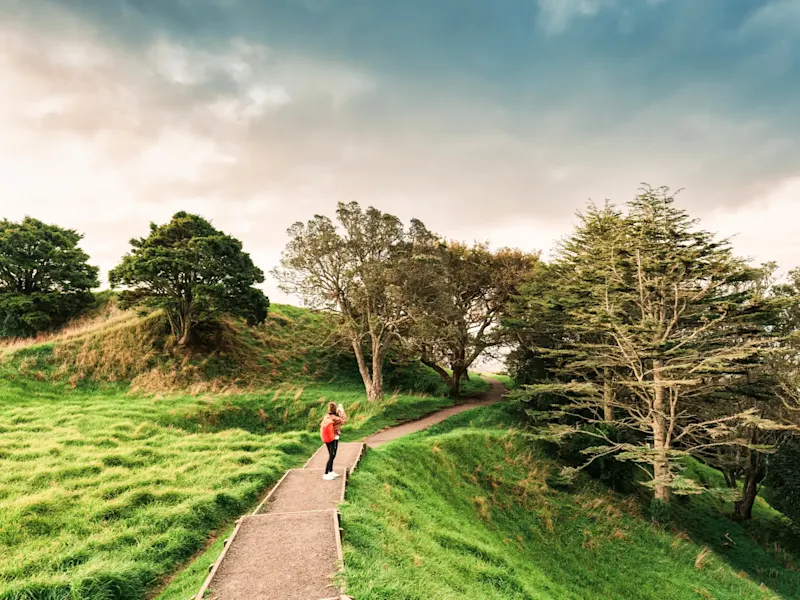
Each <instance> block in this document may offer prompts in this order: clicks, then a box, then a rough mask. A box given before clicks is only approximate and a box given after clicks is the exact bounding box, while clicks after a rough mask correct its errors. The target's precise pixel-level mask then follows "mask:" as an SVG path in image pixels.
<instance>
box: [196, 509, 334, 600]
mask: <svg viewBox="0 0 800 600" xmlns="http://www.w3.org/2000/svg"><path fill="white" fill-rule="evenodd" d="M337 527H338V524H337V516H336V511H335V510H333V509H330V510H325V511H320V512H313V513H299V514H291V513H290V514H267V515H256V516H249V517H244V518H243V519H242V523H241V524H240V526H239V532H238V533H237V535H236V538H235V540H234V543H233V544H232V546H231V548H230V550H228V552H227V553H226V556H225V560H224V561H222V563H221V564H220V567H219V570H218V571H217V573H216V577H214V581H213V582H212V586H211V587H210V588H209V593H208V594H207V595H206V598H212V599H214V600H227V599H231V600H233V599H236V600H256V599H258V600H320V599H321V598H330V597H338V593H339V592H338V591H337V590H336V588H335V587H334V585H333V583H334V581H333V574H334V565H336V563H337V562H338V560H339V556H338V552H337V540H336V533H337V530H336V528H337Z"/></svg>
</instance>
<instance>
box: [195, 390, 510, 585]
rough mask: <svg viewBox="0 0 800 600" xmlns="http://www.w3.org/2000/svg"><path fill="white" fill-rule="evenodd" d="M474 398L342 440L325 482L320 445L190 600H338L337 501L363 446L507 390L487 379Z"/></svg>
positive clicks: (243, 529)
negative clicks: (355, 438) (335, 474)
mask: <svg viewBox="0 0 800 600" xmlns="http://www.w3.org/2000/svg"><path fill="white" fill-rule="evenodd" d="M489 385H490V387H489V391H488V392H487V393H486V394H484V396H483V398H482V399H481V400H479V401H473V402H466V403H464V404H459V405H457V406H451V407H449V408H445V409H443V410H440V411H437V412H435V413H431V414H430V415H427V416H426V417H423V418H421V419H418V420H416V421H410V422H407V423H403V424H401V425H397V426H395V427H389V428H387V429H385V430H383V431H379V432H378V433H376V434H374V435H371V436H369V437H367V438H365V439H364V440H362V441H360V442H349V443H342V444H340V445H339V451H338V453H337V456H336V461H335V463H334V470H335V471H337V472H338V473H340V474H341V477H339V478H338V479H335V480H333V481H323V480H322V473H323V472H324V467H325V463H326V461H327V450H326V448H325V446H321V447H320V448H319V449H318V450H317V451H316V452H315V453H314V455H313V456H312V457H311V458H310V459H309V461H308V462H307V463H306V465H305V466H304V467H303V468H302V469H291V470H289V471H287V472H286V473H285V474H284V476H283V477H282V478H281V480H280V481H279V482H278V483H277V484H276V485H275V487H274V488H273V489H272V491H271V492H270V493H269V494H268V495H267V497H266V498H265V499H264V501H263V502H262V503H261V504H260V505H259V506H258V508H256V510H255V511H254V512H253V514H251V515H246V516H243V517H241V518H240V519H239V520H238V521H237V523H236V528H235V529H234V531H233V533H232V534H231V537H230V538H229V539H228V540H227V541H226V544H225V548H224V550H223V551H222V554H221V555H220V557H219V558H218V559H217V561H216V562H215V563H214V565H213V566H212V568H211V571H210V572H209V574H208V577H207V578H206V581H205V583H204V584H203V587H202V588H201V589H200V591H199V592H198V593H197V596H195V600H201V599H205V600H209V599H213V600H338V599H340V598H341V599H345V598H347V596H344V595H341V591H340V590H339V585H338V583H339V582H337V581H336V574H337V573H338V572H339V571H341V568H342V541H341V529H340V523H339V513H338V511H337V510H336V506H337V504H339V503H340V502H342V501H343V500H344V493H345V486H346V483H347V478H348V476H349V475H350V474H351V473H352V472H353V470H354V469H355V468H356V466H357V465H358V461H359V460H360V458H361V455H362V453H363V452H364V448H365V447H366V446H369V447H371V448H374V447H377V446H380V445H381V444H385V443H386V442H389V441H391V440H394V439H397V438H399V437H402V436H404V435H408V434H409V433H414V432H416V431H422V430H423V429H426V428H428V427H430V426H431V425H435V424H437V423H441V422H442V421H444V420H445V419H447V418H448V417H451V416H453V415H456V414H458V413H461V412H464V411H466V410H470V409H472V408H476V407H478V406H488V405H490V404H494V403H496V402H500V401H501V400H502V398H503V394H504V393H505V386H503V384H502V383H500V382H499V381H494V380H490V382H489Z"/></svg>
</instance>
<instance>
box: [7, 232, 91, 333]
mask: <svg viewBox="0 0 800 600" xmlns="http://www.w3.org/2000/svg"><path fill="white" fill-rule="evenodd" d="M81 238H82V236H81V235H80V234H79V233H77V232H75V231H73V230H71V229H63V228H61V227H58V226H56V225H47V224H45V223H42V222H41V221H38V220H36V219H32V218H31V217H25V219H23V220H22V221H21V222H20V223H14V222H11V221H8V220H7V219H4V220H3V221H0V337H24V336H31V335H34V334H36V333H38V332H40V331H46V330H51V329H54V328H56V327H59V326H61V325H63V324H64V323H65V322H66V321H67V320H68V319H70V318H72V317H74V316H75V315H77V314H79V313H80V312H81V311H83V310H84V309H85V308H87V307H89V306H91V305H92V304H93V302H94V298H93V296H92V294H91V289H92V288H93V287H96V286H97V285H99V283H98V280H97V273H98V271H97V267H93V266H90V265H88V264H87V262H86V261H87V260H88V259H89V257H88V255H87V254H86V253H85V252H83V250H81V249H80V248H79V247H78V243H79V242H80V240H81Z"/></svg>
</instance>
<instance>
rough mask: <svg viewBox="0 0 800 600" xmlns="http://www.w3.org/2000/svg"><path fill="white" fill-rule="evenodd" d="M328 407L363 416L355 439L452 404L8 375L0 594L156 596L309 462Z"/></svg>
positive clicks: (345, 393)
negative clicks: (139, 387)
mask: <svg viewBox="0 0 800 600" xmlns="http://www.w3.org/2000/svg"><path fill="white" fill-rule="evenodd" d="M327 401H334V402H337V403H338V402H341V403H342V404H344V406H345V407H346V409H347V411H348V413H349V415H350V417H351V421H350V423H349V424H348V426H347V428H346V429H345V432H346V433H345V436H344V437H345V439H354V438H358V437H362V436H364V435H368V434H369V433H372V432H374V431H377V430H378V429H381V428H383V427H385V426H386V425H389V424H392V423H394V422H395V420H403V419H409V418H416V417H418V416H421V415H423V414H425V413H427V412H431V411H433V410H436V409H437V408H441V407H443V406H447V405H449V404H450V403H451V401H450V400H449V399H448V398H436V397H424V396H414V395H400V394H397V395H393V396H390V397H387V399H386V400H385V401H383V402H382V403H369V402H367V400H366V396H365V395H364V393H363V391H362V389H360V388H359V387H357V386H354V385H351V386H348V385H345V384H339V385H336V386H334V385H328V386H325V385H322V384H317V385H309V386H299V385H284V386H281V387H279V388H277V389H275V390H271V389H270V390H264V391H263V392H261V393H256V392H253V393H248V394H240V395H206V396H199V397H198V396H191V395H142V394H136V393H131V392H129V391H128V389H127V387H125V386H120V385H117V386H99V385H82V386H79V387H78V388H76V389H71V388H70V387H69V386H67V385H56V384H53V383H50V382H47V381H35V380H29V379H24V378H19V377H17V378H16V379H11V378H9V377H4V378H3V380H2V381H1V382H0V466H1V467H2V468H1V469H0V545H2V548H3V551H2V553H0V598H2V599H11V598H14V599H17V598H82V599H83V598H87V599H88V598H98V599H99V598H103V599H106V598H141V597H144V595H145V593H146V592H147V591H148V590H152V589H154V588H155V587H157V585H158V583H159V581H160V580H161V579H162V578H164V577H165V576H167V575H168V574H170V573H171V572H173V571H174V570H175V569H176V568H177V567H178V566H180V565H182V564H184V563H185V562H186V561H187V560H188V559H189V558H190V557H191V556H192V555H193V554H195V553H196V552H197V551H199V550H201V549H202V548H203V547H204V546H205V545H206V544H207V543H208V540H209V538H210V537H211V536H213V534H214V532H216V531H217V530H219V529H220V528H225V527H228V526H229V525H230V523H231V522H232V520H233V519H235V518H236V517H237V516H239V515H240V514H242V513H244V512H246V511H247V510H248V509H250V508H251V507H252V506H253V505H254V504H255V503H257V501H258V499H259V497H260V495H261V494H262V493H263V492H264V491H265V490H266V489H267V488H269V487H270V486H271V485H272V484H273V483H274V482H275V481H277V479H278V478H280V476H281V475H282V474H283V472H284V471H285V470H286V469H287V468H291V467H296V466H299V465H301V464H302V463H303V462H305V460H307V458H308V456H309V455H310V454H311V453H312V452H313V451H314V450H315V449H316V448H317V446H318V445H319V438H318V433H317V431H316V428H317V425H318V422H319V418H320V415H321V412H322V411H323V410H324V404H325V402H327ZM191 568H193V569H197V568H200V567H198V565H197V564H194V565H193V567H191ZM201 570H202V569H201ZM203 576H204V575H203ZM181 577H183V578H184V579H186V578H187V577H189V575H182V576H181ZM189 579H191V578H190V577H189ZM200 581H202V577H200ZM192 585H193V584H192ZM198 585H199V584H198Z"/></svg>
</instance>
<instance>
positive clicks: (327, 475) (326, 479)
mask: <svg viewBox="0 0 800 600" xmlns="http://www.w3.org/2000/svg"><path fill="white" fill-rule="evenodd" d="M332 475H333V473H325V475H323V476H322V478H323V479H324V480H325V481H331V480H333V479H336V478H335V477H331V476H332Z"/></svg>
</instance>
